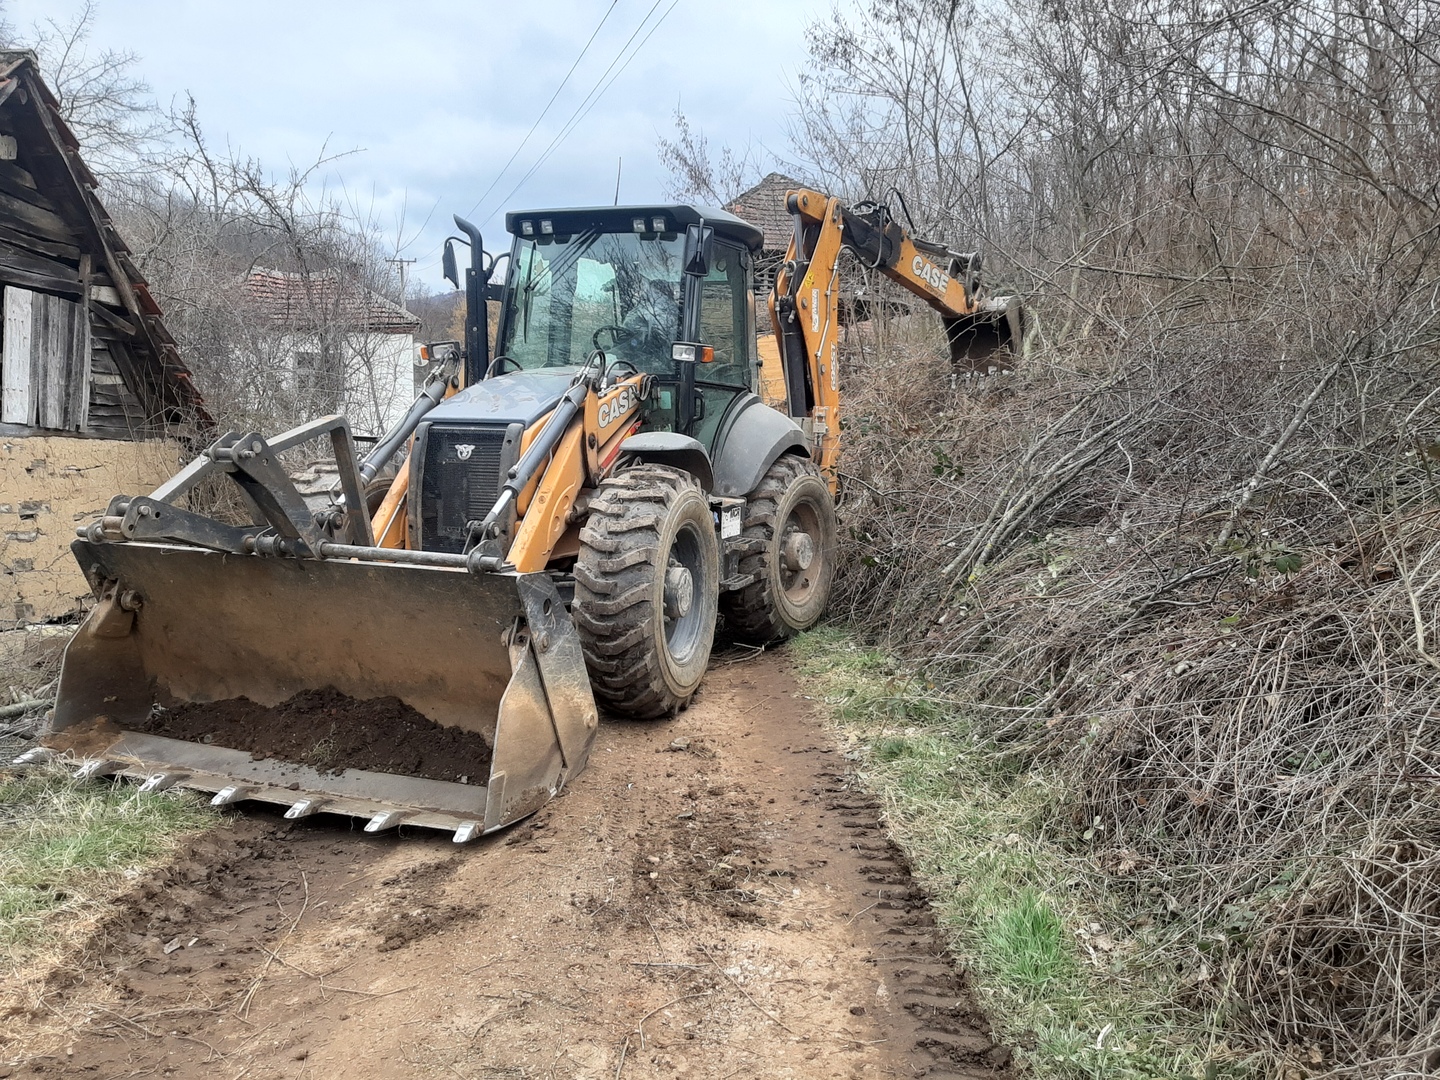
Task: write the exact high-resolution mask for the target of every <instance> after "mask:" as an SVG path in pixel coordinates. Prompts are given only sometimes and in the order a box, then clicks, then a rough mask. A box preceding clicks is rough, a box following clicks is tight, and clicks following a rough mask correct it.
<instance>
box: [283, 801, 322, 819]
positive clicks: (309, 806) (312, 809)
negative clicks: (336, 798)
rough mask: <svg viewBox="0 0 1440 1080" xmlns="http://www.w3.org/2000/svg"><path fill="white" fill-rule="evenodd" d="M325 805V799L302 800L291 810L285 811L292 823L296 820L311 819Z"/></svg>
mask: <svg viewBox="0 0 1440 1080" xmlns="http://www.w3.org/2000/svg"><path fill="white" fill-rule="evenodd" d="M324 805H325V802H324V800H323V799H301V800H300V801H299V802H297V803H295V804H294V805H293V806H291V807H290V809H289V810H286V811H285V816H286V817H287V818H289V819H290V820H291V821H294V820H295V819H296V818H302V817H309V816H310V815H311V814H313V813H316V812H317V811H318V810H319V809H320V808H321V807H322V806H324Z"/></svg>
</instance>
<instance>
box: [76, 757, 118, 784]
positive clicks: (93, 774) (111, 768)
mask: <svg viewBox="0 0 1440 1080" xmlns="http://www.w3.org/2000/svg"><path fill="white" fill-rule="evenodd" d="M124 768H125V763H124V762H123V761H110V760H108V759H106V758H90V759H89V760H88V761H82V762H81V763H80V767H79V768H78V769H76V770H75V779H76V780H98V779H99V778H100V777H102V776H114V775H115V774H116V773H118V772H121V771H122V770H124Z"/></svg>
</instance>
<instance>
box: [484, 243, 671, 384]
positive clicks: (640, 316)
mask: <svg viewBox="0 0 1440 1080" xmlns="http://www.w3.org/2000/svg"><path fill="white" fill-rule="evenodd" d="M682 248H683V241H682V240H681V238H679V237H673V238H670V239H666V238H665V237H664V236H659V237H655V236H641V235H638V234H636V233H598V232H594V231H586V232H582V233H576V234H575V235H574V236H567V237H555V238H550V237H541V238H539V239H538V240H520V241H519V242H518V244H517V246H516V250H515V257H514V264H515V271H514V276H513V279H512V285H511V288H512V291H511V293H510V295H509V297H508V298H507V299H508V300H509V303H510V307H509V312H508V317H507V321H506V326H505V339H504V340H503V341H502V342H501V343H500V349H499V351H500V352H501V353H502V354H504V355H505V356H508V357H509V358H510V359H511V360H513V361H515V363H516V364H518V365H519V366H520V367H522V368H525V369H527V370H529V369H533V368H539V367H566V366H570V365H574V364H579V363H581V362H582V361H583V360H584V359H585V357H586V356H588V355H589V354H590V352H591V351H592V350H593V349H595V348H596V346H597V345H598V346H599V347H600V348H602V349H604V350H605V355H606V356H608V357H610V358H611V359H612V360H628V361H629V362H630V363H632V364H634V365H635V367H636V368H637V369H638V370H640V371H647V372H653V373H657V374H658V373H663V372H668V371H669V370H670V369H671V368H672V367H673V366H674V365H673V364H672V362H671V359H670V346H671V344H672V343H673V342H674V341H675V340H676V338H678V337H679V336H680V259H681V255H682Z"/></svg>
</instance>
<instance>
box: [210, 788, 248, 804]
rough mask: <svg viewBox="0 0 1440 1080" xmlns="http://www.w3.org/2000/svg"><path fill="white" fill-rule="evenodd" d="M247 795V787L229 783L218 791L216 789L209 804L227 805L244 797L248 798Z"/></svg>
mask: <svg viewBox="0 0 1440 1080" xmlns="http://www.w3.org/2000/svg"><path fill="white" fill-rule="evenodd" d="M249 796H250V792H249V789H248V788H243V787H240V786H239V785H237V784H231V785H230V786H229V787H225V788H221V789H220V790H219V791H217V792H216V793H215V797H214V798H213V799H211V800H210V805H211V806H229V805H230V804H231V803H237V802H240V801H242V800H244V799H247V798H249Z"/></svg>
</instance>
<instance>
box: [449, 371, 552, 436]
mask: <svg viewBox="0 0 1440 1080" xmlns="http://www.w3.org/2000/svg"><path fill="white" fill-rule="evenodd" d="M579 370H580V369H579V368H570V367H567V368H545V369H544V370H543V371H509V372H506V373H505V374H504V375H497V376H495V377H494V378H492V379H485V380H483V381H482V382H478V383H476V384H475V385H474V386H467V387H466V388H465V389H464V390H461V391H460V392H459V393H458V394H456V395H455V396H454V397H450V398H447V399H446V400H444V401H442V402H441V403H440V404H439V405H437V406H435V408H433V409H431V410H430V412H429V413H427V414H426V416H425V419H426V421H427V422H429V423H435V424H474V423H484V424H524V425H525V426H526V427H529V426H530V425H531V424H533V423H534V422H535V421H536V420H539V419H540V417H542V416H544V415H545V414H546V413H548V412H549V411H550V410H551V409H553V408H555V405H556V403H557V402H558V401H559V400H560V398H561V397H562V396H563V395H564V393H565V391H566V390H568V389H570V381H571V380H572V379H573V378H574V377H575V373H576V372H577V371H579Z"/></svg>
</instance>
